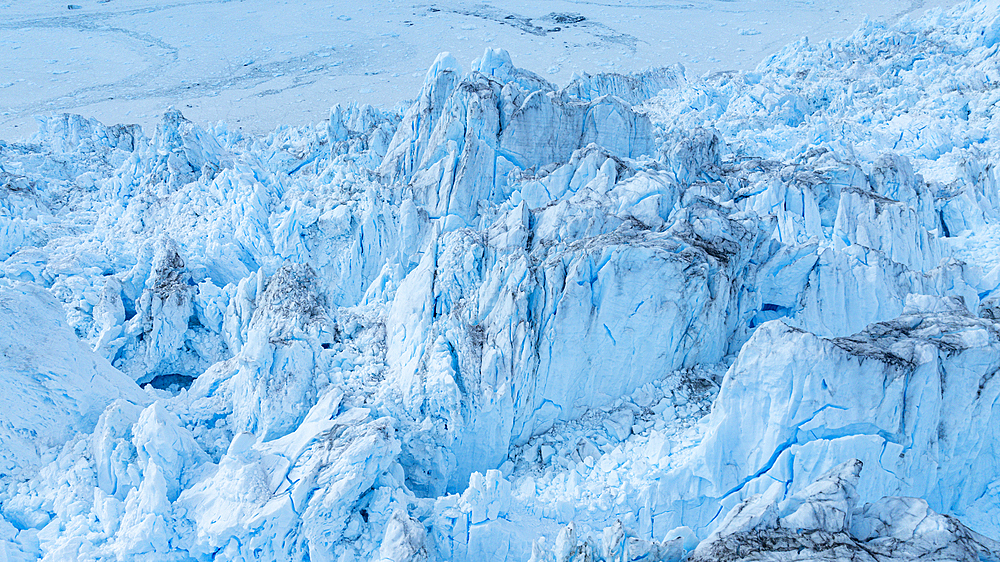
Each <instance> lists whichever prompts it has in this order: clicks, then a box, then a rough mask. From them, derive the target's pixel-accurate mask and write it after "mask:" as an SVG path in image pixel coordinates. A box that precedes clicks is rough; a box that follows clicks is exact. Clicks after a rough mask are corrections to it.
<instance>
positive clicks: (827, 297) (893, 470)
mask: <svg viewBox="0 0 1000 562" xmlns="http://www.w3.org/2000/svg"><path fill="white" fill-rule="evenodd" d="M998 22H1000V6H998V5H997V4H996V3H995V2H979V3H973V4H969V5H964V6H961V7H959V8H957V9H956V10H955V11H953V12H949V13H943V12H933V13H931V14H930V15H928V16H927V17H925V18H924V19H921V20H919V21H903V22H901V23H899V24H897V25H895V26H893V27H885V26H883V25H881V24H877V23H874V22H869V23H867V24H865V25H864V26H863V27H862V28H860V29H859V30H858V31H857V32H856V33H855V34H854V35H852V36H851V37H849V38H847V39H844V40H840V41H831V42H828V43H824V44H820V45H812V44H809V43H807V42H804V41H803V42H798V43H795V44H793V45H790V46H789V47H787V48H786V49H785V50H783V51H782V52H781V53H779V54H778V55H776V56H775V57H772V58H771V59H769V60H767V61H765V62H764V63H763V64H761V66H760V67H759V68H758V69H757V70H756V71H754V72H748V73H738V74H730V75H718V76H713V77H709V78H705V79H701V80H693V79H690V78H688V77H686V76H685V75H684V73H683V72H681V71H680V70H679V69H676V68H666V69H659V70H654V71H649V72H647V73H645V74H638V75H632V76H617V75H597V76H583V77H580V78H578V79H576V80H575V81H574V82H572V83H570V84H569V85H568V86H566V87H564V88H559V87H557V86H555V85H553V84H550V83H549V82H547V81H545V80H543V79H542V78H540V77H538V76H537V75H535V74H533V73H531V72H528V71H525V70H523V69H520V68H517V67H516V66H514V65H513V64H512V62H511V60H510V58H509V57H508V56H507V54H506V53H504V52H503V51H500V50H489V51H487V52H486V53H484V55H483V56H482V57H481V58H479V59H477V60H476V61H474V62H473V63H472V64H471V66H470V70H468V71H463V70H462V66H461V64H460V63H459V61H457V60H456V59H455V58H453V57H451V56H449V55H446V54H445V55H442V56H440V57H439V58H438V59H437V61H435V63H434V65H433V66H432V67H431V68H430V70H429V71H428V72H427V74H426V76H425V79H424V82H423V86H422V88H421V89H420V91H419V95H418V97H417V99H416V101H415V102H413V104H412V105H410V106H409V107H408V108H406V109H405V110H403V111H401V112H399V113H393V112H383V111H380V110H376V109H373V108H371V107H369V106H356V105H351V106H347V107H343V106H338V107H335V108H334V109H333V110H332V111H331V114H330V119H329V120H328V121H325V122H323V123H320V124H318V125H316V126H314V127H306V128H300V129H291V128H279V129H277V130H276V131H275V132H273V133H272V134H270V135H268V136H266V137H252V138H248V137H243V136H242V135H241V134H240V133H238V132H234V131H230V130H228V129H227V128H226V127H225V126H224V125H218V126H215V127H210V128H203V127H200V126H198V125H196V124H194V123H192V122H190V121H188V120H187V119H185V118H184V117H183V116H182V115H181V114H180V113H178V112H176V111H170V112H168V113H167V114H165V115H164V117H163V119H162V121H161V123H160V125H159V126H157V127H156V129H155V130H154V131H151V132H150V135H149V136H147V132H144V131H143V130H141V129H139V128H138V127H134V126H122V125H115V126H106V125H103V124H101V123H98V122H96V121H93V120H88V119H84V118H82V117H79V116H73V115H64V116H58V117H53V118H51V119H49V120H47V121H45V123H44V124H43V127H42V130H41V131H40V133H39V135H38V136H37V137H36V138H35V139H34V140H33V141H32V142H29V143H0V190H2V191H0V205H2V213H0V258H2V259H3V261H2V263H0V273H2V277H0V310H2V314H0V322H3V325H4V326H5V327H6V329H5V334H6V336H7V337H6V338H5V340H4V346H5V347H4V353H3V358H2V360H0V365H2V366H3V374H4V379H3V382H2V384H0V386H3V392H2V393H0V396H2V400H3V401H4V406H5V407H4V408H2V409H0V421H2V422H3V424H2V427H0V443H2V448H0V453H2V457H0V460H2V462H3V467H2V470H3V472H2V473H0V478H2V481H0V484H2V487H0V515H2V521H0V539H2V541H3V542H2V543H0V546H2V548H3V553H4V554H5V555H6V556H7V558H8V559H14V560H18V559H36V558H40V557H41V558H46V559H49V560H64V559H79V560H147V559H148V560H152V559H155V560H211V559H218V560H251V559H252V560H261V559H263V560H288V559H295V560H304V559H309V560H345V561H346V560H372V559H375V560H394V561H397V562H398V561H402V560H413V561H415V560H457V561H461V560H477V561H478V560H529V559H531V560H535V561H542V560H548V561H551V560H558V561H560V562H563V561H569V560H576V561H583V560H605V561H611V560H616V561H618V560H640V559H642V560H680V559H683V558H685V557H687V558H690V559H697V560H701V559H724V560H737V559H748V560H749V559H755V560H756V559H770V560H784V559H794V557H796V556H798V557H799V558H802V559H805V558H808V559H827V558H829V559H845V558H846V559H858V560H872V559H873V560H896V559H907V558H913V557H918V556H919V557H923V558H924V559H928V560H945V559H948V560H954V559H959V560H976V559H997V556H998V549H997V545H996V543H994V542H992V541H991V538H996V537H997V536H1000V526H998V524H997V521H1000V462H998V460H997V459H998V458H1000V451H998V450H997V447H998V440H1000V435H998V433H997V432H998V431H1000V430H998V429H997V428H998V427H1000V409H998V408H1000V407H998V406H997V405H996V404H997V402H998V397H1000V379H997V378H996V377H995V376H994V375H995V373H996V372H997V371H998V370H1000V327H998V326H997V324H996V321H997V319H998V318H1000V305H998V304H997V303H998V302H1000V300H998V299H1000V291H998V289H1000V273H998V269H997V262H998V258H997V254H996V252H994V251H993V249H994V248H995V244H994V243H993V242H992V241H991V240H989V237H990V236H991V233H993V232H995V229H996V227H997V226H996V225H998V224H1000V200H998V194H997V193H998V192H997V187H998V186H997V177H996V171H995V169H994V167H993V165H992V162H993V160H994V159H995V158H996V156H997V152H998V145H997V144H996V143H994V142H993V141H992V139H993V138H1000V137H998V134H996V132H995V131H994V130H993V129H994V128H995V123H994V120H993V113H994V105H995V102H996V101H997V99H998V97H997V94H996V90H995V89H994V88H993V86H992V85H993V84H994V83H995V82H997V81H998V80H1000V74H998V72H997V64H996V61H997V57H998V56H1000V55H998V54H997V52H998V49H1000V41H998V40H1000V32H998V31H997V30H998V29H1000V23H998ZM862 466H863V467H864V468H863V469H862ZM793 553H794V554H793ZM810 557H811V558H810Z"/></svg>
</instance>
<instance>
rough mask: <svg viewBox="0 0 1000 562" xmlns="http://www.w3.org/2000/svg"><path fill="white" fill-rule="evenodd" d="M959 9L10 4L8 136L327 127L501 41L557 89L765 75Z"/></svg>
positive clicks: (608, 0) (105, 0)
mask: <svg viewBox="0 0 1000 562" xmlns="http://www.w3.org/2000/svg"><path fill="white" fill-rule="evenodd" d="M67 2H70V3H67ZM956 3H957V2H955V1H954V0H926V1H924V0H913V1H910V0H886V1H882V2H863V1H861V0H847V1H844V2H814V1H813V0H794V1H791V0H739V1H732V0H655V1H652V0H640V1H628V2H626V1H623V0H605V1H584V0H575V1H565V0H559V1H551V2H532V1H528V0H513V1H509V2H473V1H469V0H466V1H456V0H451V1H447V0H446V1H443V2H433V1H432V2H412V1H393V0H375V1H369V2H344V1H338V2H329V1H324V2H318V1H313V0H309V1H304V2H303V1H293V2H272V1H266V0H243V1H239V2H230V1H225V0H193V1H191V0H188V1H185V0H180V1H174V2H165V1H162V0H161V1H157V0H136V1H129V2H126V1H123V0H60V1H54V0H44V1H37V2H35V1H33V2H24V1H21V2H16V1H13V0H0V139H7V140H23V139H27V138H28V137H30V136H31V135H32V134H34V133H35V132H36V130H37V125H36V123H35V120H34V116H35V115H49V114H51V113H62V112H71V113H79V114H81V115H84V116H87V117H96V118H97V119H99V120H101V121H102V122H104V123H138V124H140V125H142V126H143V128H144V129H146V130H151V129H150V127H151V126H152V125H153V124H155V123H156V122H157V121H158V120H159V117H160V115H162V113H163V110H164V109H165V108H166V107H168V106H170V105H173V106H175V107H176V108H177V109H180V110H181V111H182V112H183V113H184V115H185V116H186V117H188V118H189V119H191V120H193V121H194V122H197V123H209V122H213V123H214V122H216V121H220V120H222V121H226V122H227V123H229V125H230V127H231V128H233V129H236V128H239V129H243V130H245V131H246V132H250V133H262V132H266V131H269V130H271V129H273V128H274V127H275V126H276V125H278V124H283V125H291V126H301V125H305V124H312V123H315V122H317V121H319V120H322V119H325V118H327V117H328V116H329V110H330V107H331V106H333V105H335V104H337V103H342V104H343V103H349V102H359V103H370V104H373V105H375V106H381V107H386V108H391V107H393V106H395V105H396V104H397V103H399V102H401V101H404V100H408V99H411V98H412V97H413V96H414V95H416V92H417V91H418V90H419V88H420V84H421V81H422V79H423V76H424V72H425V71H426V69H427V67H428V65H429V64H430V63H431V62H432V61H433V60H434V57H435V56H436V55H437V54H438V53H439V52H442V51H449V52H451V53H452V54H453V55H454V56H455V57H456V58H457V59H458V60H459V61H460V62H461V63H463V64H468V63H469V62H470V61H471V60H472V59H473V58H475V57H477V56H479V55H481V54H482V52H483V49H484V48H486V47H500V48H503V49H506V50H507V51H509V52H510V54H511V57H512V59H513V61H514V63H515V64H517V65H518V66H519V67H521V68H525V69H528V70H532V71H534V72H536V73H538V74H540V75H542V76H545V77H546V78H548V79H549V80H550V81H552V82H554V83H556V84H565V83H566V82H568V80H569V79H570V77H571V76H572V75H573V73H575V72H581V73H582V72H589V73H595V72H611V71H614V72H628V71H635V70H641V69H644V68H648V67H650V66H654V67H655V66H666V65H671V64H675V63H681V64H683V65H684V67H685V68H686V69H687V70H688V72H689V73H694V74H697V75H701V74H703V73H705V72H714V71H722V70H750V69H752V68H753V67H755V66H756V65H757V64H758V63H759V62H760V61H761V60H763V59H764V58H766V57H767V56H769V55H770V54H771V53H773V52H774V51H776V50H777V49H778V48H779V47H781V46H782V45H784V44H786V43H788V42H790V41H792V40H794V39H797V38H799V37H802V36H806V37H809V39H810V40H811V41H814V42H815V41H823V40H826V39H830V38H834V37H841V36H845V35H848V34H849V33H850V32H851V31H853V30H854V29H855V28H856V27H857V26H858V24H860V23H861V22H862V21H863V20H864V18H865V17H866V16H867V17H870V18H871V19H875V20H885V21H887V22H891V21H895V20H898V19H899V18H901V17H904V16H917V15H919V14H921V13H923V12H924V11H926V10H927V9H930V8H934V7H944V8H947V7H950V6H952V5H954V4H956Z"/></svg>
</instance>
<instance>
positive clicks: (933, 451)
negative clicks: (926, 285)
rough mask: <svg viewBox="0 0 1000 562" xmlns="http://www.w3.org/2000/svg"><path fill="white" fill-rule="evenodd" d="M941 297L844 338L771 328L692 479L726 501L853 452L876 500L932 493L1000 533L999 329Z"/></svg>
mask: <svg viewBox="0 0 1000 562" xmlns="http://www.w3.org/2000/svg"><path fill="white" fill-rule="evenodd" d="M940 302H941V301H939V300H936V299H933V298H928V297H924V298H922V299H920V298H911V299H909V304H910V307H909V308H908V309H907V310H906V311H905V313H904V314H903V315H902V316H900V317H899V318H897V319H895V320H892V321H889V322H882V323H877V324H873V325H871V326H869V327H868V328H867V329H865V330H864V331H863V332H861V333H859V334H856V335H854V336H849V337H843V338H832V339H825V338H820V337H817V336H815V335H813V334H810V333H808V332H803V331H801V330H797V329H795V328H792V327H789V326H788V325H786V324H784V323H783V322H781V321H780V320H778V321H773V322H770V323H767V324H765V325H763V326H761V327H760V328H758V329H757V331H756V332H755V333H754V335H753V337H752V338H751V339H750V341H748V342H747V344H746V345H745V346H744V347H743V350H742V351H741V352H740V355H739V357H738V358H737V360H736V362H735V363H734V364H733V366H732V367H731V368H730V370H729V372H728V373H727V374H726V378H725V380H724V382H723V383H722V389H721V391H720V393H719V398H718V399H717V401H716V403H715V405H714V407H713V410H712V413H711V415H710V416H709V418H708V433H707V435H706V437H705V440H704V442H703V443H702V444H701V445H700V446H699V450H698V452H697V458H698V459H699V461H697V468H694V469H693V476H695V477H696V478H699V477H700V478H704V479H705V480H706V481H707V482H708V483H709V484H710V488H711V489H712V490H713V492H711V493H712V494H713V495H716V497H719V498H720V499H724V498H727V497H747V496H748V495H750V494H753V493H759V492H763V491H764V490H765V489H766V488H767V487H769V486H770V485H771V483H773V482H780V483H783V485H784V486H786V487H787V489H788V491H789V492H795V491H797V490H798V489H799V487H800V486H801V485H802V484H801V483H802V482H803V481H809V480H811V479H813V478H815V477H817V476H818V475H819V474H820V473H821V472H822V471H825V470H827V469H828V468H829V467H830V466H832V465H833V464H835V463H837V462H839V459H841V458H842V457H843V456H844V455H848V454H850V455H853V456H855V457H857V458H859V459H861V460H862V461H863V462H864V463H865V466H866V467H867V468H866V479H865V482H864V483H863V484H862V485H860V486H859V487H858V489H857V493H858V494H859V496H860V498H861V499H862V500H863V501H874V500H876V499H878V497H879V495H880V494H881V495H884V494H887V493H888V494H892V495H906V496H913V497H920V498H924V499H925V500H926V501H927V502H928V503H929V505H930V506H931V507H932V508H934V509H938V510H942V511H951V512H957V513H960V514H962V516H963V519H964V520H965V521H966V522H967V524H969V525H971V526H972V527H973V528H976V527H979V528H981V529H984V530H986V529H990V528H992V527H993V524H992V523H989V522H990V521H995V520H996V517H997V507H996V505H995V502H994V501H993V500H991V499H989V498H990V497H991V494H992V492H991V487H990V486H991V483H992V482H994V481H995V480H996V479H997V478H998V477H1000V474H998V470H997V463H996V460H995V459H996V458H997V454H998V451H997V450H996V447H997V443H998V441H997V439H998V435H997V433H996V429H995V428H996V420H997V416H998V415H1000V410H998V409H997V407H996V401H997V398H998V396H1000V381H997V380H995V379H994V373H995V372H996V371H997V369H998V368H1000V332H998V331H997V327H996V325H995V324H994V323H993V322H991V321H986V320H982V319H979V318H974V317H971V316H969V315H968V314H967V313H965V311H964V306H962V305H961V304H960V303H959V302H956V301H945V302H946V303H947V304H948V305H949V306H946V307H943V310H942V306H941V305H940V304H937V305H936V303H940ZM935 307H936V308H937V310H935V311H933V312H926V310H927V309H928V308H931V309H932V310H933V309H934V308H935ZM668 495H669V492H668Z"/></svg>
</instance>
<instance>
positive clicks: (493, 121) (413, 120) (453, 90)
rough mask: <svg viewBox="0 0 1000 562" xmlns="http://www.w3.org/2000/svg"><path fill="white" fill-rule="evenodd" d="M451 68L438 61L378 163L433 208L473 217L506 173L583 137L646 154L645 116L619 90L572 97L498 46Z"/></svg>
mask: <svg viewBox="0 0 1000 562" xmlns="http://www.w3.org/2000/svg"><path fill="white" fill-rule="evenodd" d="M455 67H456V65H455V64H454V63H451V62H449V59H448V58H447V57H445V58H440V57H439V60H438V61H436V62H435V65H434V66H433V67H432V68H431V70H430V71H429V72H428V75H427V78H426V79H425V81H424V88H423V90H422V91H421V97H420V101H419V102H418V103H417V104H416V105H414V106H413V107H411V109H410V110H409V111H408V113H407V115H406V117H404V119H403V122H402V124H401V125H400V127H399V129H398V130H397V132H396V136H395V138H393V141H392V144H391V145H390V148H389V149H388V153H387V154H386V158H385V160H384V161H383V162H382V164H381V166H380V167H379V171H380V173H382V174H383V175H384V177H385V178H386V179H387V180H388V181H390V182H394V183H400V184H406V185H407V186H408V189H410V190H412V192H413V196H414V199H415V200H416V201H417V202H418V203H419V204H421V205H422V206H423V207H424V208H426V209H427V211H428V212H429V213H430V214H431V215H432V216H435V217H442V216H447V215H454V216H456V217H457V218H458V219H459V220H461V221H462V222H463V223H464V224H466V225H472V224H473V221H474V220H475V219H476V218H477V217H479V215H480V206H481V205H483V204H487V203H492V204H497V203H500V202H502V201H504V200H505V199H506V198H507V197H508V196H509V195H510V192H511V191H512V188H511V186H510V183H511V179H510V175H511V174H512V173H517V172H520V171H523V170H526V169H537V168H541V167H543V166H546V165H549V164H558V163H561V162H565V161H566V160H568V159H569V157H570V155H571V154H572V153H573V151H574V150H576V149H578V148H581V147H584V146H586V145H588V144H590V143H596V144H598V145H600V146H603V147H605V148H606V149H608V150H610V151H611V152H612V153H613V154H615V155H616V156H619V157H638V156H641V155H645V154H650V153H651V152H652V149H653V128H652V125H651V123H650V121H649V119H648V118H646V117H645V116H643V115H641V114H638V113H636V112H635V111H634V110H633V109H632V106H631V104H629V103H628V102H625V101H623V100H622V99H621V98H619V97H617V96H612V95H605V96H600V97H598V98H596V99H589V98H587V99H581V98H579V97H574V96H573V95H572V94H573V92H572V91H564V90H557V89H556V87H555V86H554V85H552V84H550V83H548V82H546V81H545V80H543V79H541V78H540V77H538V76H536V75H534V74H533V73H531V72H528V71H526V70H522V69H519V68H516V67H515V66H514V65H513V64H512V63H511V61H510V57H509V55H508V54H507V53H506V52H505V51H501V50H492V49H489V50H487V52H486V53H485V54H484V55H483V57H482V58H480V59H477V60H476V61H475V62H474V63H473V68H472V72H471V73H470V74H468V75H466V76H465V77H462V78H461V79H460V80H457V79H458V76H457V73H456V70H455Z"/></svg>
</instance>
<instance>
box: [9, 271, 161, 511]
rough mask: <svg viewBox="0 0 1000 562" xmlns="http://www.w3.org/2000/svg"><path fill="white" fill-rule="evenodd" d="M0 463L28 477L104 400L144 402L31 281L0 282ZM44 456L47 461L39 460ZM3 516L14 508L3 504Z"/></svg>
mask: <svg viewBox="0 0 1000 562" xmlns="http://www.w3.org/2000/svg"><path fill="white" fill-rule="evenodd" d="M0 309H2V313H0V326H2V330H0V331H2V332H3V333H4V334H5V337H4V338H3V342H2V344H0V345H2V347H3V352H2V353H0V372H2V373H3V376H2V377H0V463H2V464H0V471H2V473H3V477H4V478H12V477H13V478H16V479H26V478H29V477H30V476H31V475H32V473H33V472H34V471H36V470H37V469H38V468H40V466H41V464H42V462H43V459H49V460H51V458H50V457H51V455H52V454H53V453H54V452H56V451H58V450H59V449H60V448H61V447H62V446H63V444H64V443H66V442H67V441H69V440H70V439H71V438H73V437H75V436H76V435H77V434H78V433H89V432H91V431H93V430H94V427H95V425H96V424H97V422H98V418H99V416H100V415H101V412H103V411H104V409H105V407H107V406H108V405H109V404H111V403H112V402H114V401H115V400H118V399H121V400H125V401H127V403H130V404H133V405H139V404H145V403H146V401H147V400H148V399H147V397H146V395H145V394H144V393H143V392H142V390H140V389H139V387H138V386H137V385H136V384H135V383H134V382H132V381H131V380H130V379H128V377H126V376H125V375H123V374H122V373H121V372H119V371H118V370H116V369H115V368H114V367H112V366H111V364H110V363H108V362H107V360H106V359H104V358H103V357H100V356H99V355H97V354H95V353H94V352H93V351H91V350H90V349H89V348H88V347H87V345H86V344H85V343H83V342H81V341H79V340H78V339H77V337H76V334H74V333H73V330H72V329H70V328H69V326H67V325H66V314H65V311H64V310H63V308H62V306H60V304H59V303H58V302H56V301H55V300H54V299H53V298H52V296H51V295H50V294H48V293H47V292H46V291H45V290H44V289H41V288H39V287H37V286H36V285H32V284H25V283H15V284H12V285H7V284H4V285H0ZM44 462H48V461H44ZM4 514H5V517H8V518H11V517H14V518H15V519H17V518H18V516H17V515H13V514H11V513H8V512H6V511H5V512H4Z"/></svg>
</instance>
